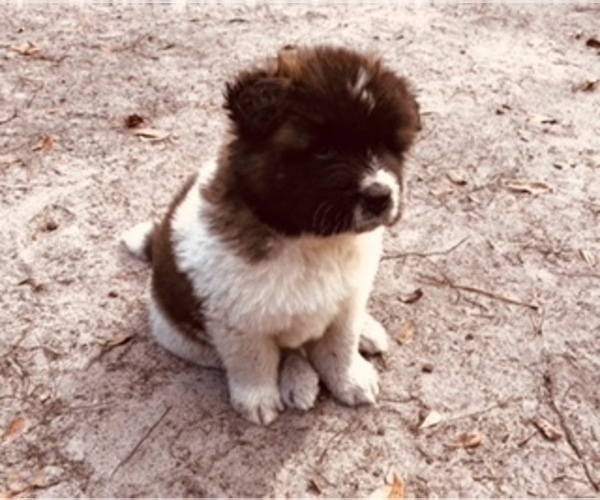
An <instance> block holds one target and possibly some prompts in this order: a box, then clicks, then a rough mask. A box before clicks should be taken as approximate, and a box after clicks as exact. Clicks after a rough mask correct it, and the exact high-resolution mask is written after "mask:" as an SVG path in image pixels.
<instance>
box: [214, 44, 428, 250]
mask: <svg viewBox="0 0 600 500" xmlns="http://www.w3.org/2000/svg"><path fill="white" fill-rule="evenodd" d="M361 72H364V73H365V74H367V75H368V82H367V84H366V86H365V88H366V89H368V92H369V94H370V96H371V97H370V99H371V103H369V102H368V101H366V100H361V99H360V98H358V97H357V96H356V95H355V93H353V91H352V82H353V81H357V80H358V79H359V78H360V74H361ZM225 98H226V99H225V101H226V102H225V108H226V109H227V111H228V113H229V116H230V118H231V119H232V122H233V139H232V140H231V141H230V142H229V144H227V146H226V148H225V152H224V154H223V155H222V157H221V161H220V163H219V174H218V176H217V179H218V180H216V181H215V184H214V186H210V187H209V189H208V190H207V193H208V192H211V191H213V190H218V189H221V190H225V191H227V192H228V193H235V194H234V197H235V200H236V201H235V203H236V204H238V205H239V204H241V205H239V206H244V207H248V208H249V209H250V210H251V211H252V213H253V214H254V215H255V216H256V217H257V218H258V219H259V220H260V221H261V222H262V223H263V224H265V225H266V226H268V228H269V229H270V230H272V231H274V232H275V233H277V234H279V235H284V236H299V235H301V234H316V235H321V236H327V235H331V234H336V233H341V232H352V231H354V232H360V231H365V230H370V229H372V228H373V227H362V228H355V227H352V221H351V218H350V216H351V213H352V208H353V207H354V206H356V204H357V203H358V201H359V200H358V199H357V191H358V183H359V180H360V179H361V178H362V176H363V175H364V173H365V171H366V169H367V168H368V163H369V161H370V157H371V156H377V158H378V161H379V162H380V163H382V164H384V165H385V168H386V169H387V170H388V171H389V172H390V173H392V174H394V175H396V176H397V178H398V181H399V183H400V185H401V184H402V164H403V160H404V154H405V152H406V151H407V150H408V149H409V148H410V146H411V144H412V142H413V140H414V137H415V135H416V132H417V131H418V130H419V128H420V119H419V112H418V104H417V102H416V100H415V98H414V96H413V94H412V92H411V91H410V88H409V85H408V83H407V82H406V81H405V80H404V79H403V78H400V77H398V76H396V75H395V74H394V73H393V72H391V71H390V70H389V69H387V68H386V67H385V66H384V65H383V64H382V63H381V62H380V61H379V60H378V59H376V58H373V57H368V56H365V55H361V54H358V53H356V52H353V51H350V50H346V49H342V48H331V47H316V48H311V49H298V50H292V51H289V50H288V51H283V52H282V53H280V55H279V57H278V58H277V59H276V60H271V61H267V62H266V63H264V64H263V66H261V67H258V68H256V69H254V70H250V71H245V72H242V73H241V74H240V75H239V76H238V78H237V79H236V80H235V81H234V82H232V83H230V84H229V85H228V86H227V89H226V96H225ZM219 183H221V184H225V186H223V187H222V188H218V187H217V184H219ZM231 199H232V198H231V197H230V196H225V197H223V198H222V201H223V202H224V204H223V207H224V206H225V205H227V203H228V200H231ZM325 205H326V207H327V209H328V217H324V216H322V217H319V213H318V211H319V210H322V212H325V210H323V209H322V207H323V206H325ZM239 206H238V208H236V209H235V210H233V208H231V210H232V213H233V212H236V213H237V210H238V209H239ZM231 207H233V205H231ZM243 220H244V219H243V217H242V221H243ZM230 222H231V223H232V224H233V225H236V224H237V222H236V221H235V220H233V219H231V220H230ZM392 222H395V221H392ZM226 226H227V225H226V224H225V223H224V220H223V218H221V221H220V222H218V223H215V227H219V228H221V229H222V233H223V235H225V234H227V233H230V234H229V237H230V238H232V239H238V236H239V235H235V236H234V235H233V234H231V231H230V230H229V229H228V228H227V227H226ZM258 253H261V252H258Z"/></svg>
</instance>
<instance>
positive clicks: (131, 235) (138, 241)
mask: <svg viewBox="0 0 600 500" xmlns="http://www.w3.org/2000/svg"><path fill="white" fill-rule="evenodd" d="M153 229H154V223H153V222H152V221H146V222H140V223H139V224H136V225H135V226H133V227H132V228H131V229H128V230H127V231H125V232H124V233H123V234H122V235H121V241H122V242H123V244H124V245H125V248H127V250H128V251H129V253H131V255H133V256H134V257H136V258H138V259H140V260H144V261H147V260H148V255H147V253H146V247H147V245H148V240H149V239H150V237H151V236H152V230H153Z"/></svg>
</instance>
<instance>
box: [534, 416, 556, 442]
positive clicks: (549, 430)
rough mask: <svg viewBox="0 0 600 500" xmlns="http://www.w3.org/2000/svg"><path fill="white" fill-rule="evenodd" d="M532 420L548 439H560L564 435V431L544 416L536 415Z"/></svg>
mask: <svg viewBox="0 0 600 500" xmlns="http://www.w3.org/2000/svg"><path fill="white" fill-rule="evenodd" d="M531 421H532V422H533V425H535V426H536V427H537V428H538V429H539V431H540V432H541V433H542V434H543V436H544V437H545V438H546V439H547V440H549V441H558V440H559V439H560V438H561V437H562V433H561V432H560V431H559V430H558V429H557V428H556V427H554V426H553V425H552V424H550V422H548V421H547V420H545V419H543V418H542V417H535V418H533V419H532V420H531Z"/></svg>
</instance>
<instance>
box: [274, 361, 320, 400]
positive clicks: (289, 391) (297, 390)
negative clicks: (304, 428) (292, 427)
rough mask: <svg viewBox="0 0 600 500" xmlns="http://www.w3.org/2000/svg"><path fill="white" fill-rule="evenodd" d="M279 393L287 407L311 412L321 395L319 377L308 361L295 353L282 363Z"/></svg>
mask: <svg viewBox="0 0 600 500" xmlns="http://www.w3.org/2000/svg"><path fill="white" fill-rule="evenodd" d="M279 393H280V394H281V398H282V399H283V402H284V404H285V406H287V407H288V408H297V409H299V410H303V411H306V410H310V409H311V408H312V407H313V406H314V405H315V401H316V400H317V396H318V394H319V376H318V375H317V372H316V371H315V370H314V369H313V367H312V366H311V365H310V363H309V362H308V361H307V359H306V358H305V357H303V356H301V355H300V354H298V353H296V352H293V353H290V354H288V355H286V356H285V357H284V358H283V360H282V362H281V370H280V373H279Z"/></svg>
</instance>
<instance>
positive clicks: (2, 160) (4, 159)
mask: <svg viewBox="0 0 600 500" xmlns="http://www.w3.org/2000/svg"><path fill="white" fill-rule="evenodd" d="M20 161H21V159H20V158H19V157H18V156H17V155H0V165H11V164H13V163H18V162H20Z"/></svg>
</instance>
